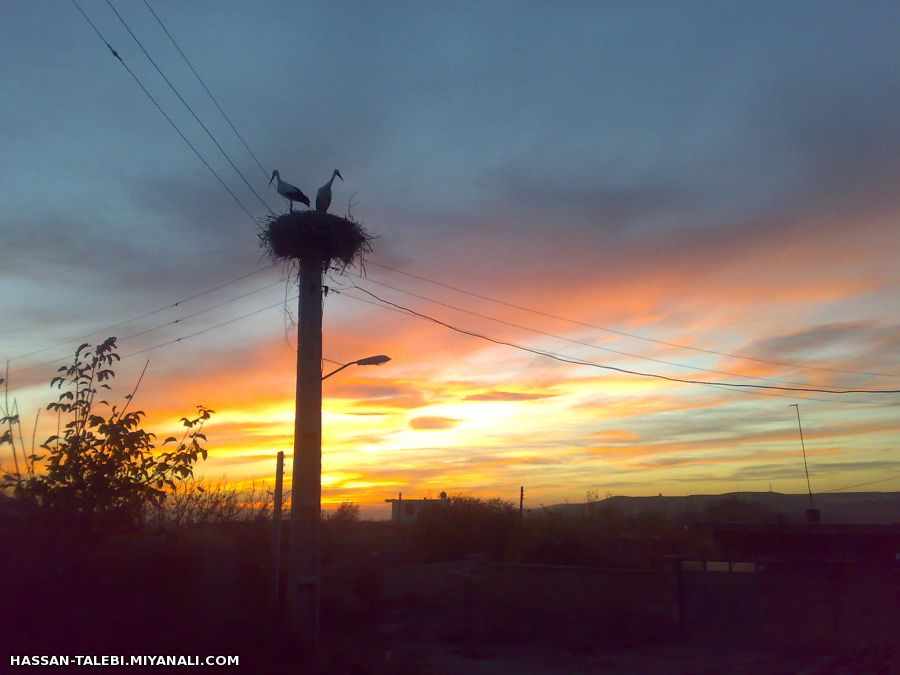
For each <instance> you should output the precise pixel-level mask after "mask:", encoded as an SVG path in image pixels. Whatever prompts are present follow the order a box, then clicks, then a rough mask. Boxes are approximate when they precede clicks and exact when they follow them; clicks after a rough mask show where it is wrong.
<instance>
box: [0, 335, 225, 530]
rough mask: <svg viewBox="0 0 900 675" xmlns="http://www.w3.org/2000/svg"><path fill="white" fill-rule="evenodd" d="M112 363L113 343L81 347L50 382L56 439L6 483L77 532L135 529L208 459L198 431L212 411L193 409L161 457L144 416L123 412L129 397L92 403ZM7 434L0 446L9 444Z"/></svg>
mask: <svg viewBox="0 0 900 675" xmlns="http://www.w3.org/2000/svg"><path fill="white" fill-rule="evenodd" d="M118 360H119V355H118V354H117V353H116V339H115V338H114V337H111V338H108V339H107V340H106V341H104V342H103V343H102V344H99V345H97V346H96V347H95V348H93V349H91V348H90V345H88V344H87V343H85V344H82V345H81V346H80V347H78V349H77V350H76V352H75V358H74V361H73V363H72V365H70V366H63V367H61V368H60V369H59V373H60V374H59V375H58V376H56V377H54V378H53V379H52V380H51V386H56V387H59V388H60V389H61V390H62V391H61V393H60V395H59V398H58V400H57V401H56V402H54V403H50V404H49V405H48V406H47V409H48V410H50V411H54V412H56V413H57V415H58V418H59V427H58V428H59V429H60V431H59V433H58V434H56V435H53V436H50V437H49V438H48V439H47V440H46V441H45V442H44V443H42V444H41V446H40V447H41V449H43V450H44V451H45V454H43V455H38V454H36V453H34V452H33V453H32V454H31V456H30V457H28V458H27V459H28V460H30V465H29V466H26V472H25V474H24V475H23V474H21V473H18V472H17V473H16V474H15V475H11V474H8V475H7V476H5V479H4V486H5V487H7V488H8V487H14V489H15V494H16V495H17V496H18V497H19V498H21V499H22V500H25V501H31V502H32V503H33V504H35V505H36V506H37V507H39V509H40V511H41V512H42V513H43V514H45V515H47V516H50V518H51V519H52V520H53V521H55V522H57V523H60V524H64V525H66V526H69V527H75V528H76V529H77V530H79V531H81V532H84V531H93V532H108V531H118V530H123V529H130V528H133V527H135V526H137V525H138V524H139V523H140V521H141V519H142V516H143V513H144V510H145V508H147V507H149V506H159V505H160V504H161V503H162V502H163V501H164V500H165V498H166V494H167V489H168V490H174V489H175V487H176V483H180V482H181V481H184V480H186V479H190V478H192V477H193V465H194V463H195V462H197V460H198V458H200V457H203V459H206V454H207V451H206V449H205V448H204V447H203V445H202V443H203V442H205V441H206V436H204V435H203V433H202V428H203V424H204V422H205V421H206V420H208V419H209V417H210V415H211V414H212V413H213V411H212V410H209V409H207V408H204V407H203V406H198V407H197V415H196V416H195V417H194V418H192V419H188V418H186V417H184V418H182V420H181V421H182V423H183V424H184V427H185V432H184V435H183V436H182V438H181V439H180V440H179V439H176V438H175V437H169V438H167V439H166V440H165V441H163V444H162V445H163V446H168V447H169V448H170V449H168V450H164V451H162V452H159V451H158V450H157V448H156V445H155V435H154V434H152V433H148V432H146V431H144V430H143V429H142V428H141V422H142V420H143V418H144V417H145V413H144V411H143V410H129V407H130V404H131V402H132V400H133V397H134V393H135V392H134V391H132V393H131V394H129V395H128V396H126V397H125V399H126V400H125V403H124V405H122V406H121V408H120V407H118V406H115V405H110V404H109V403H108V402H107V401H104V400H99V401H98V400H96V396H97V394H98V392H99V391H100V390H102V389H107V390H108V389H110V388H111V387H110V386H109V381H110V380H112V379H113V377H115V373H114V371H113V369H112V366H113V364H114V363H115V362H116V361H118ZM136 389H137V387H135V391H136ZM2 422H3V423H4V424H7V425H10V426H11V425H12V424H13V423H18V419H17V416H16V419H11V418H10V415H9V411H7V414H6V417H4V418H3V420H2ZM7 435H8V436H12V434H11V433H10V434H7ZM7 435H4V437H3V439H0V440H3V441H6V442H11V440H12V439H11V438H10V439H9V440H8V439H7V438H6V436H7Z"/></svg>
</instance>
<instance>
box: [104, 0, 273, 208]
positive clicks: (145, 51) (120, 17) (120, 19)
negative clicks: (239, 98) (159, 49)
mask: <svg viewBox="0 0 900 675" xmlns="http://www.w3.org/2000/svg"><path fill="white" fill-rule="evenodd" d="M106 4H107V5H109V8H110V9H111V10H112V11H113V12H115V15H116V16H117V17H118V18H119V21H121V22H122V25H123V26H125V30H127V31H128V34H129V35H131V37H132V38H133V39H134V41H135V42H136V43H137V46H138V47H140V48H141V51H142V52H144V56H146V57H147V59H148V60H149V61H150V63H152V64H153V67H154V68H155V69H156V72H157V73H159V74H160V77H162V79H164V80H165V81H166V84H168V85H169V89H171V90H172V92H173V93H174V94H175V96H177V97H178V100H179V101H181V102H182V103H183V104H184V107H185V108H187V109H188V111H189V112H190V113H191V115H193V117H194V119H195V120H197V124H199V125H200V127H201V128H202V129H203V131H205V132H206V135H207V136H209V138H210V140H211V141H212V142H213V143H215V145H216V147H217V148H218V149H219V152H221V153H222V156H223V157H225V159H226V160H228V163H229V164H230V165H231V168H232V169H234V170H235V172H236V173H237V175H238V176H240V177H241V180H242V181H244V184H245V185H246V186H247V187H248V188H249V189H250V192H252V193H253V195H254V196H255V197H256V198H257V199H258V200H259V203H260V204H262V205H263V208H265V209H266V210H267V211H268V212H269V213H271V214H272V215H274V214H275V212H274V211H273V210H272V209H271V208H270V207H269V205H268V204H267V203H266V202H265V200H263V198H262V197H260V196H259V193H258V192H257V191H256V190H254V189H253V186H252V185H250V181H248V180H247V178H246V177H245V176H244V174H243V173H241V170H240V169H239V168H237V165H236V164H235V163H234V162H233V161H231V157H229V156H228V153H227V152H225V149H224V148H223V147H222V146H221V145H220V144H219V141H217V140H216V137H215V136H213V134H212V132H211V131H210V130H209V129H208V128H207V127H206V125H205V124H204V123H203V121H202V120H201V119H200V118H199V117H198V116H197V113H195V112H194V109H193V108H191V106H190V105H189V104H188V102H187V101H185V100H184V97H183V96H182V95H181V94H180V93H178V90H177V89H176V88H175V85H174V84H172V82H171V81H170V80H169V78H168V77H166V75H165V73H163V71H162V70H161V69H160V67H159V66H158V65H157V64H156V61H154V60H153V57H152V56H150V52H148V51H147V50H146V49H145V48H144V45H143V44H142V43H141V41H140V40H139V39H138V37H137V35H135V34H134V31H132V30H131V27H130V26H129V25H128V23H127V22H126V21H125V19H123V18H122V15H121V14H119V11H118V10H117V9H116V8H115V6H114V5H113V4H112V0H106Z"/></svg>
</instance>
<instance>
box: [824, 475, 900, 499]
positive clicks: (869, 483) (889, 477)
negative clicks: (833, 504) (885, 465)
mask: <svg viewBox="0 0 900 675" xmlns="http://www.w3.org/2000/svg"><path fill="white" fill-rule="evenodd" d="M897 478H900V473H895V474H893V475H891V476H888V477H887V478H879V479H878V480H870V481H868V482H866V483H855V484H854V485H845V486H844V487H839V488H832V489H831V490H822V491H821V492H820V494H821V493H824V492H840V491H841V490H849V489H851V488H858V487H865V486H867V485H875V484H876V483H887V482H888V481H890V480H896V479H897Z"/></svg>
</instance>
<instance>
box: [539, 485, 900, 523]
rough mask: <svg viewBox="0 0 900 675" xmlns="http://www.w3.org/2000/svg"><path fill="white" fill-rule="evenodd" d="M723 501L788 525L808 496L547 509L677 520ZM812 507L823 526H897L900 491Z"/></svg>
mask: <svg viewBox="0 0 900 675" xmlns="http://www.w3.org/2000/svg"><path fill="white" fill-rule="evenodd" d="M724 499H739V500H741V501H743V502H746V503H749V504H753V505H757V506H760V507H764V508H766V509H770V510H772V511H774V512H777V513H781V514H783V515H784V517H785V520H786V521H787V522H790V523H797V522H803V521H804V520H805V513H806V509H808V508H809V495H805V494H782V493H780V492H727V493H724V494H720V495H689V496H686V497H625V496H613V497H608V498H606V499H601V500H599V501H596V502H588V503H587V504H555V505H553V506H548V507H546V508H548V509H552V510H570V509H576V508H584V507H585V506H591V507H594V508H596V507H602V506H604V505H608V506H614V507H616V508H618V509H620V510H621V511H623V512H624V513H626V514H629V515H633V514H637V513H640V512H642V511H656V512H659V513H663V514H664V515H666V516H669V517H671V518H676V519H680V518H683V517H684V516H685V515H686V514H688V513H690V512H693V513H695V514H697V515H698V516H701V517H702V515H703V513H704V510H705V509H706V507H707V506H709V505H711V504H714V503H716V502H720V501H721V500H724ZM813 506H814V508H817V509H819V511H820V512H821V517H822V522H823V523H900V492H844V493H840V494H838V493H828V494H819V495H813Z"/></svg>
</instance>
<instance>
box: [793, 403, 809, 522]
mask: <svg viewBox="0 0 900 675" xmlns="http://www.w3.org/2000/svg"><path fill="white" fill-rule="evenodd" d="M790 406H791V407H792V408H796V409H797V428H798V429H800V447H801V448H802V449H803V469H804V470H805V471H806V489H807V490H809V508H810V510H812V508H813V495H812V485H810V482H809V467H808V466H807V465H806V445H804V443H803V425H801V424H800V404H799V403H791V404H790Z"/></svg>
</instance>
